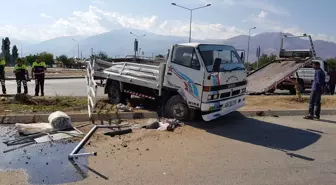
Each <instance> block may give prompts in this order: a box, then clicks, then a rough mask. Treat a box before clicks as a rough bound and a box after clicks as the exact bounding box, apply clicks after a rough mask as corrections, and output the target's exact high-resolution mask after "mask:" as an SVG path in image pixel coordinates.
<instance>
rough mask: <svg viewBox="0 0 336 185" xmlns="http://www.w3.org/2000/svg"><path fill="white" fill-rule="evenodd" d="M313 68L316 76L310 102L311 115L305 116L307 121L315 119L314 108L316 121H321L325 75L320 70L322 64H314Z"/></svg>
mask: <svg viewBox="0 0 336 185" xmlns="http://www.w3.org/2000/svg"><path fill="white" fill-rule="evenodd" d="M313 67H314V69H315V76H314V82H313V86H312V91H311V94H310V100H309V115H308V116H305V117H304V118H305V119H313V118H314V106H315V116H316V119H320V112H321V96H322V94H323V92H324V90H325V74H324V72H323V71H322V69H321V68H320V63H319V62H314V64H313Z"/></svg>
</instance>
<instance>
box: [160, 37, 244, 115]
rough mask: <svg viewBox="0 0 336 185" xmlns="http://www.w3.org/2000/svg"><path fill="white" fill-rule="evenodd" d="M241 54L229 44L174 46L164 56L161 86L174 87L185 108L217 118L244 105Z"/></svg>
mask: <svg viewBox="0 0 336 185" xmlns="http://www.w3.org/2000/svg"><path fill="white" fill-rule="evenodd" d="M243 57H244V56H243V55H241V56H240V55H239V54H238V53H237V51H236V49H235V48H234V47H233V46H229V45H217V44H200V43H186V44H177V45H174V46H173V47H172V48H171V49H170V51H169V54H168V56H167V63H166V71H165V74H164V82H163V85H164V87H165V88H168V89H173V90H176V91H177V92H178V93H179V95H180V96H181V97H183V99H184V100H185V102H186V103H187V105H188V108H189V109H191V110H200V111H201V112H202V117H203V119H204V120H205V121H209V120H212V119H215V118H218V117H220V116H223V115H226V114H228V113H230V112H233V111H235V110H237V109H239V108H240V107H242V106H244V105H245V91H246V85H247V81H246V77H247V71H246V69H245V66H244V63H243V60H242V59H243ZM168 101H169V100H168ZM180 111H181V110H180Z"/></svg>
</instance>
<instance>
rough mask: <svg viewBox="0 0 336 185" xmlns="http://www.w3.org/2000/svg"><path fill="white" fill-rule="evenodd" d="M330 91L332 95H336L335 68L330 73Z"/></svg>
mask: <svg viewBox="0 0 336 185" xmlns="http://www.w3.org/2000/svg"><path fill="white" fill-rule="evenodd" d="M328 75H329V82H328V85H329V91H330V94H331V95H334V94H335V84H336V70H335V68H333V69H332V70H331V71H330V72H329V73H328Z"/></svg>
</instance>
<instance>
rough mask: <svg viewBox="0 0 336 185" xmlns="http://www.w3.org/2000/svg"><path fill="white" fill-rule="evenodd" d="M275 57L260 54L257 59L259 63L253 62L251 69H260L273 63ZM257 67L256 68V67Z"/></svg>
mask: <svg viewBox="0 0 336 185" xmlns="http://www.w3.org/2000/svg"><path fill="white" fill-rule="evenodd" d="M276 57H277V56H276V55H274V54H271V55H267V54H262V55H261V56H260V58H259V63H257V62H254V63H252V68H253V69H257V68H260V67H262V66H264V65H266V64H268V63H270V62H272V61H274V60H275V59H276ZM257 66H258V67H257Z"/></svg>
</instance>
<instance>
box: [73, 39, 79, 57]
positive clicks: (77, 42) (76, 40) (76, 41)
mask: <svg viewBox="0 0 336 185" xmlns="http://www.w3.org/2000/svg"><path fill="white" fill-rule="evenodd" d="M72 40H73V41H75V42H77V49H78V53H77V58H78V59H79V42H78V41H77V40H75V39H72Z"/></svg>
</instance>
